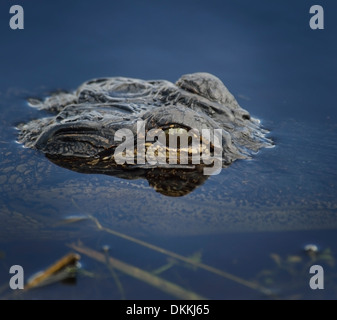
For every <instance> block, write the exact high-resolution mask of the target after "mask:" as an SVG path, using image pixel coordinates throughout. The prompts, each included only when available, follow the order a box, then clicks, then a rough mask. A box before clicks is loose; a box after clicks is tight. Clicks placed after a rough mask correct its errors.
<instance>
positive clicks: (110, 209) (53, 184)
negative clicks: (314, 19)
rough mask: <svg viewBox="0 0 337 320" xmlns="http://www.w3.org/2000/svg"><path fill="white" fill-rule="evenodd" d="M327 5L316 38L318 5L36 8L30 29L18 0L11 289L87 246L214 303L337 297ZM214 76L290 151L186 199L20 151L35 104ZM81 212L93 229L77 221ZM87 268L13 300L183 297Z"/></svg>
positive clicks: (0, 204)
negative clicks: (57, 94) (318, 275)
mask: <svg viewBox="0 0 337 320" xmlns="http://www.w3.org/2000/svg"><path fill="white" fill-rule="evenodd" d="M17 4H20V3H17ZM320 4H321V5H322V6H323V8H324V12H325V29H324V30H315V31H313V30H311V29H310V28H309V19H310V15H309V8H310V5H309V4H308V2H307V1H296V3H295V4H294V3H293V2H291V1H276V2H275V1H274V2H273V3H270V1H265V0H259V1H255V2H254V4H253V3H251V2H249V1H244V0H242V1H235V2H234V1H207V2H206V1H183V2H181V1H161V2H156V1H124V2H122V3H120V2H111V1H101V2H99V3H97V2H89V1H85V2H84V1H71V2H70V3H69V1H58V2H57V3H56V2H55V3H50V2H48V3H46V2H45V1H37V0H34V1H29V2H22V3H21V5H22V6H23V8H24V10H25V29H24V30H15V31H13V30H11V29H10V28H9V25H8V21H9V18H10V15H9V13H8V12H9V7H10V6H11V5H12V3H11V2H10V1H2V2H1V4H0V16H1V17H0V21H1V24H0V34H1V41H2V49H1V55H0V69H1V77H0V98H1V99H0V110H1V115H0V124H1V129H0V131H1V141H0V148H1V149H0V154H1V163H0V167H1V173H0V184H1V185H0V188H1V195H0V221H1V224H0V260H1V262H2V264H1V268H0V285H6V283H8V280H9V274H8V270H9V267H10V266H11V265H13V264H19V265H22V266H23V267H24V270H25V274H26V275H27V277H28V276H29V275H31V274H33V273H35V272H36V271H38V270H41V269H43V268H45V267H47V266H48V265H50V264H51V263H53V262H54V261H56V260H57V259H59V258H60V257H62V256H63V255H64V254H66V253H67V252H69V251H71V249H70V248H69V246H68V245H69V244H71V243H74V242H76V243H78V241H79V240H80V241H81V242H82V243H83V244H84V245H85V246H86V247H87V248H90V249H93V250H96V251H97V252H99V253H102V252H103V250H102V248H103V246H104V245H108V246H109V247H110V250H109V251H108V254H109V255H110V256H112V257H114V258H116V259H118V260H120V261H123V262H124V263H127V264H129V265H132V266H135V267H138V268H141V269H142V270H145V271H147V272H152V271H154V270H157V271H158V269H159V268H161V267H163V266H165V267H164V268H162V272H159V273H158V274H157V275H158V276H160V277H161V278H162V279H165V280H167V281H170V282H172V283H175V284H177V285H179V286H181V287H182V288H184V289H185V290H187V291H188V292H194V293H197V294H199V295H201V296H203V297H206V298H210V299H273V298H275V295H276V296H277V297H278V298H285V299H288V298H297V299H308V298H309V299H323V298H325V299H335V298H336V288H337V287H336V274H337V273H336V266H335V262H334V259H335V257H336V254H337V246H336V243H337V241H336V240H337V237H336V228H337V197H336V196H337V192H336V181H337V179H336V178H337V165H336V161H335V159H336V156H337V142H336V141H337V140H336V134H337V112H336V104H335V84H336V74H337V66H336V60H335V57H336V54H337V52H336V51H337V46H336V41H335V36H336V32H337V24H336V22H335V18H334V14H335V13H336V9H337V7H336V5H335V4H334V3H332V2H331V1H321V2H320ZM202 71H204V72H209V73H213V74H215V75H216V76H217V77H219V78H220V79H221V80H222V81H223V82H224V84H225V85H226V86H227V87H228V88H229V90H230V91H231V92H232V93H233V94H234V96H235V97H236V98H237V99H238V101H239V103H240V104H241V106H242V107H243V108H245V109H247V110H248V111H249V112H250V113H251V114H252V115H253V116H254V117H257V118H259V119H261V121H262V123H263V126H264V127H266V128H267V129H269V130H270V134H269V137H271V138H272V139H273V140H274V141H275V147H274V148H272V149H264V150H262V151H261V152H259V153H258V154H257V155H256V156H254V158H253V159H252V160H248V161H246V160H243V161H237V162H235V163H234V164H233V165H232V166H230V167H229V168H227V169H226V170H222V172H221V174H219V175H217V176H212V177H210V178H209V179H207V181H206V182H205V183H204V184H203V185H201V186H199V187H198V188H196V190H195V191H193V192H192V193H190V194H188V195H186V196H184V197H179V198H172V197H167V196H164V195H161V194H160V193H157V192H155V190H154V189H152V188H151V187H150V186H149V185H148V183H147V182H146V181H144V180H122V179H118V178H114V177H109V176H104V175H85V174H80V173H76V172H72V171H69V170H67V169H64V168H60V167H57V166H56V165H54V164H52V163H50V162H49V161H48V160H47V159H46V158H45V157H44V156H43V155H42V154H40V153H38V152H35V151H32V150H29V149H24V148H22V146H21V145H19V144H17V143H16V137H17V131H16V130H15V126H16V125H17V124H18V123H21V122H27V121H28V120H30V119H34V118H37V117H41V116H44V115H45V114H43V113H42V112H38V111H37V110H34V109H32V108H30V107H29V106H28V104H27V102H26V100H27V98H28V97H45V96H47V95H48V94H49V93H50V92H52V91H55V90H58V89H65V90H74V89H75V88H76V87H78V86H79V85H80V84H81V83H82V82H84V81H86V80H88V79H90V78H96V77H106V76H126V77H134V78H142V79H167V80H169V81H173V82H174V81H176V80H177V79H178V78H179V77H180V76H181V75H182V74H185V73H192V72H202ZM72 216H75V217H83V218H85V219H80V221H77V222H73V223H68V224H65V223H64V222H65V220H64V219H67V218H69V217H72ZM88 217H94V218H97V219H98V220H99V222H100V223H101V225H102V226H104V227H105V228H109V229H111V230H114V231H116V232H121V233H122V235H127V236H130V237H133V238H135V239H138V240H142V241H145V242H147V243H151V244H153V245H155V246H158V247H160V248H164V249H166V250H169V251H172V252H174V253H177V254H179V255H182V256H185V257H189V256H193V255H194V257H199V261H200V260H201V262H203V263H204V264H206V265H208V266H212V267H214V268H217V269H218V270H221V271H224V272H227V273H228V274H231V275H234V276H236V277H238V278H240V279H244V280H246V281H248V283H249V284H251V283H255V284H256V283H258V284H259V285H260V286H263V288H267V289H268V290H270V291H269V292H270V293H273V294H266V292H264V291H261V290H260V289H257V288H255V289H254V288H251V287H249V285H247V284H242V283H239V282H238V281H235V280H233V279H230V278H229V277H221V276H219V275H215V274H214V273H211V272H209V271H206V270H204V269H201V268H195V266H191V265H186V264H184V263H182V262H177V261H175V262H174V263H172V258H170V257H168V256H167V255H165V254H161V253H158V252H156V251H154V250H153V249H149V248H146V247H144V246H142V245H140V244H139V243H136V242H134V241H131V240H130V239H125V238H121V236H118V235H116V234H111V233H108V232H106V231H104V230H99V229H98V228H97V225H96V224H95V222H94V221H93V220H92V219H90V218H88ZM66 221H69V220H66ZM309 243H313V244H315V245H317V246H318V248H319V253H318V255H317V256H316V257H315V258H312V257H310V256H309V255H308V254H306V253H305V252H304V249H303V248H304V246H305V245H306V244H309ZM315 259H316V260H315ZM81 264H82V271H81V272H80V274H79V275H78V277H77V282H76V284H73V285H65V284H63V283H56V284H53V285H50V286H46V287H43V288H40V289H36V290H32V291H28V292H26V293H24V294H21V295H20V294H19V295H15V294H13V292H11V291H10V290H7V291H0V296H1V297H3V298H9V299H12V298H14V299H16V298H24V299H39V298H44V299H45V298H47V299H60V298H62V299H81V298H83V299H123V298H125V299H171V298H176V296H174V294H172V293H167V292H162V291H161V290H160V289H158V288H156V287H154V286H153V285H151V284H148V283H144V282H143V281H141V280H137V279H135V278H134V277H132V276H129V275H126V274H124V273H123V272H122V271H120V270H115V271H114V272H112V271H111V266H109V265H107V264H106V263H102V262H99V261H96V260H95V259H92V258H90V257H88V256H86V255H85V254H82V258H81ZM312 264H320V265H322V266H323V267H324V270H325V275H326V276H325V289H324V290H311V289H310V287H309V280H310V276H311V275H310V274H309V268H310V266H311V265H312ZM164 270H165V271H164ZM116 276H117V278H116ZM116 279H118V280H116ZM118 281H119V283H120V284H121V285H118ZM121 288H122V289H121ZM0 290H1V289H0Z"/></svg>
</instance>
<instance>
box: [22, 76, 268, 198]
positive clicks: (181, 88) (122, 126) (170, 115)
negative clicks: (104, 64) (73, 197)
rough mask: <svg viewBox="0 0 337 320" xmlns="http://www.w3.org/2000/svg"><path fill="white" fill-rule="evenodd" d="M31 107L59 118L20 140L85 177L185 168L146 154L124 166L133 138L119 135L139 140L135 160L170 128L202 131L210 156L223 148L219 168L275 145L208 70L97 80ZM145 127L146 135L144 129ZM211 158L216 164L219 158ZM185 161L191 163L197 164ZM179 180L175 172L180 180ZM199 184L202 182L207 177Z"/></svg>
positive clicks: (26, 130)
mask: <svg viewBox="0 0 337 320" xmlns="http://www.w3.org/2000/svg"><path fill="white" fill-rule="evenodd" d="M30 102H31V105H33V106H35V107H37V108H39V109H41V110H47V111H50V112H52V113H55V114H56V115H54V116H50V117H45V118H42V119H36V120H32V121H30V122H28V123H27V124H22V125H20V126H19V129H20V135H19V142H21V143H23V144H24V145H25V146H26V147H30V148H34V149H37V150H40V151H42V152H43V153H45V154H46V155H47V156H48V158H50V159H51V160H52V161H54V162H56V163H57V164H59V165H61V166H64V167H67V168H70V169H72V170H75V171H79V172H85V173H104V174H110V175H118V176H121V177H128V176H129V175H130V172H129V171H130V170H131V171H132V173H131V175H133V178H134V177H135V176H137V175H143V176H144V174H145V177H146V178H147V179H148V180H149V179H150V180H151V178H150V177H151V176H154V177H155V180H157V181H158V180H160V179H159V176H160V175H162V173H163V172H165V173H164V177H165V181H166V182H165V183H167V181H169V180H170V178H169V176H170V173H171V172H172V170H171V169H172V168H175V169H178V171H181V170H182V168H179V167H177V166H171V163H170V162H169V161H164V162H159V161H157V162H156V161H152V162H151V161H150V162H149V161H148V157H146V158H145V157H144V158H143V161H141V162H139V161H138V162H135V161H134V159H132V161H130V162H126V163H122V162H120V161H117V160H118V159H120V158H122V159H125V156H126V155H127V151H128V146H127V145H126V146H125V148H124V144H126V141H125V140H126V139H125V137H127V136H125V135H124V136H123V137H121V134H120V133H121V132H124V133H125V132H127V133H129V135H131V137H133V138H131V142H132V147H131V152H129V156H130V154H131V155H134V156H135V158H137V159H139V156H140V150H145V149H146V151H148V150H149V145H153V144H155V142H157V141H158V136H159V134H158V130H160V132H161V133H164V134H166V138H167V139H168V140H169V138H170V137H169V136H170V132H171V131H170V130H172V129H175V130H181V129H183V130H185V132H188V133H190V132H197V133H200V142H203V143H205V144H207V145H208V147H209V148H208V151H209V154H212V153H213V154H214V155H215V154H216V151H217V150H218V151H219V150H220V151H219V153H218V156H217V159H220V167H226V166H228V165H230V164H231V163H232V162H233V161H235V160H237V159H247V158H249V157H250V156H251V155H252V153H254V152H257V151H258V150H259V149H260V148H262V147H268V146H271V145H272V142H271V140H269V139H268V138H266V137H265V135H266V133H267V131H266V130H264V129H262V128H261V126H260V124H259V121H258V120H257V119H254V118H252V117H251V116H250V115H249V113H248V112H247V111H246V110H244V109H242V108H241V107H240V106H239V104H238V103H237V101H236V100H235V98H234V97H233V95H232V94H231V93H230V92H229V91H228V89H227V88H226V87H225V86H224V84H223V83H222V82H221V81H220V80H219V79H218V78H216V77H215V76H213V75H211V74H208V73H194V74H188V75H183V76H182V77H181V78H180V79H179V80H178V81H177V82H176V83H175V84H173V83H171V82H169V81H165V80H155V81H145V80H139V79H131V78H105V79H95V80H91V81H88V82H86V83H84V84H83V85H81V86H80V87H79V88H78V89H77V90H76V91H75V92H73V93H65V92H61V93H56V94H54V95H52V96H51V97H49V98H47V99H45V100H44V101H42V102H41V101H37V100H30ZM140 123H141V127H142V129H143V131H141V130H140V129H139V128H140V126H139V124H140ZM156 130H157V131H156ZM205 130H210V132H211V134H210V136H209V137H208V139H206V140H207V141H206V142H205V139H203V136H202V135H203V132H204V131H205ZM215 131H216V132H217V133H218V140H216V141H217V142H218V144H216V143H215V140H214V137H215V133H214V132H215ZM151 132H155V134H153V135H154V136H155V137H152V142H150V143H148V141H145V140H144V136H148V135H149V133H151ZM156 132H157V133H156ZM212 132H213V133H212ZM116 136H118V137H119V138H118V139H117V138H116ZM198 137H199V135H198ZM123 138H124V140H123ZM140 139H143V140H142V141H144V142H143V145H140V144H139V141H140ZM159 140H160V139H159ZM164 140H165V137H164ZM180 141H182V137H181V136H180ZM186 141H188V140H186ZM121 145H122V148H121ZM158 146H160V148H158ZM179 147H180V146H179V145H178V146H177V145H176V149H175V152H176V153H179V151H181V149H179ZM190 147H191V146H190ZM186 149H187V151H186V154H187V156H188V157H189V158H191V156H192V154H193V153H194V154H195V153H200V152H201V151H200V150H201V149H202V147H201V148H200V149H198V148H195V147H194V148H192V147H191V148H186ZM205 149H207V148H205V147H204V148H203V150H205ZM158 150H159V151H158ZM160 151H161V152H162V154H164V158H165V156H166V154H169V153H170V154H172V148H170V146H166V145H163V144H159V145H158V143H157V144H156V152H157V154H156V155H157V156H158V153H159V152H160ZM116 153H117V156H116ZM202 156H204V154H202ZM118 157H119V158H118ZM202 159H204V157H202ZM144 160H147V161H144ZM155 160H156V159H155ZM211 160H213V162H214V166H215V159H211ZM175 164H177V163H175ZM179 164H181V163H179V162H178V165H179ZM183 164H191V161H189V162H188V161H187V162H186V163H183ZM193 164H195V163H193ZM207 165H208V166H209V165H210V163H209V162H208V163H207V162H206V163H204V162H202V161H201V162H199V163H197V165H193V166H188V165H187V166H184V167H183V170H184V172H193V173H194V172H195V171H196V169H197V172H199V173H200V166H207ZM144 170H145V171H144ZM149 170H151V174H149ZM158 170H159V174H158ZM144 172H145V173H144ZM153 172H155V173H153ZM175 172H177V170H175ZM139 173H140V174H139ZM203 173H204V171H203ZM177 176H179V175H177V174H175V178H177ZM180 176H181V174H180ZM185 176H186V174H185ZM194 176H195V174H194ZM178 179H180V178H178ZM152 180H153V179H152ZM194 180H195V179H194ZM197 180H198V179H197ZM200 180H201V181H204V180H205V177H202V178H200ZM150 184H151V182H150ZM195 184H196V185H197V184H198V183H197V182H196V183H195ZM156 185H157V190H161V189H162V190H164V189H165V188H166V189H167V187H165V186H163V187H158V183H156ZM190 190H191V188H190ZM190 190H189V191H190ZM163 193H165V191H163ZM182 194H184V192H182ZM182 194H171V195H182Z"/></svg>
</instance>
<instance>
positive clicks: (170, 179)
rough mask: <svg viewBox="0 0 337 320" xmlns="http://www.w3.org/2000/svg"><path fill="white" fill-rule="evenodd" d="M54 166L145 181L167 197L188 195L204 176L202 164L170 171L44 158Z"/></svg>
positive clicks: (53, 157) (181, 166)
mask: <svg viewBox="0 0 337 320" xmlns="http://www.w3.org/2000/svg"><path fill="white" fill-rule="evenodd" d="M46 156H47V158H48V159H49V160H51V161H52V162H53V163H55V164H56V165H58V166H60V167H63V168H66V169H70V170H72V171H76V172H80V173H87V174H88V173H89V174H90V173H92V174H106V175H110V176H115V177H118V178H122V179H129V180H134V179H140V178H142V179H146V180H147V181H148V182H149V185H150V186H151V187H153V188H154V189H155V190H156V191H157V192H159V193H161V194H163V195H166V196H171V197H180V196H184V195H187V194H189V193H190V192H192V191H193V190H194V189H195V188H197V187H198V186H200V185H202V184H203V183H204V182H205V181H206V180H207V179H208V177H209V176H208V175H205V174H204V168H205V167H206V165H205V164H199V165H180V166H179V165H177V166H174V168H173V167H154V166H152V167H151V166H149V167H144V166H132V167H131V166H119V165H116V164H115V163H110V165H109V166H107V164H106V162H104V161H92V159H91V161H89V160H87V159H78V158H74V157H60V156H53V155H48V154H47V155H46Z"/></svg>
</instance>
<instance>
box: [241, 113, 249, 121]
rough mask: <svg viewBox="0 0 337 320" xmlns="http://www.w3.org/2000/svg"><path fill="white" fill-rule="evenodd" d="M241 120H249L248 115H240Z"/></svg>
mask: <svg viewBox="0 0 337 320" xmlns="http://www.w3.org/2000/svg"><path fill="white" fill-rule="evenodd" d="M242 119H243V120H250V115H249V114H244V115H242Z"/></svg>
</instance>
